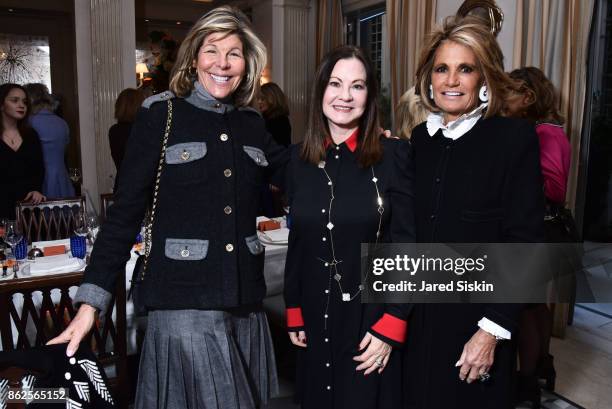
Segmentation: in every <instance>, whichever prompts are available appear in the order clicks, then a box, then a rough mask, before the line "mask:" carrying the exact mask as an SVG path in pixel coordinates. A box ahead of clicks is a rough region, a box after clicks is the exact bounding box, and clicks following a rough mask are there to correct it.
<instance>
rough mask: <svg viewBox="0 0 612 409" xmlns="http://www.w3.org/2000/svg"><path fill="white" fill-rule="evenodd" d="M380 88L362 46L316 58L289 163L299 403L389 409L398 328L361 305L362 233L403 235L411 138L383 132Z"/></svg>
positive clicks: (395, 388) (291, 308) (401, 328)
mask: <svg viewBox="0 0 612 409" xmlns="http://www.w3.org/2000/svg"><path fill="white" fill-rule="evenodd" d="M377 95H378V91H377V86H376V80H375V78H374V75H373V70H372V67H371V65H370V63H369V61H368V59H367V57H366V56H365V55H364V53H363V51H362V50H360V49H359V48H356V47H349V46H345V47H340V48H337V49H335V50H333V51H332V52H330V53H329V54H328V55H327V56H326V57H325V58H324V60H323V62H322V63H321V65H320V67H319V70H318V72H317V75H316V78H315V86H314V89H313V93H312V98H311V107H310V115H309V120H308V128H307V131H306V137H305V139H304V142H303V143H302V144H300V145H293V146H292V149H291V151H292V155H291V161H290V165H289V172H288V173H289V174H288V177H289V183H288V186H289V194H288V195H289V205H290V208H291V221H292V225H291V232H290V235H289V251H288V254H287V264H286V268H285V302H286V306H287V326H288V329H289V336H290V339H291V342H292V343H293V344H294V345H297V346H298V347H300V349H299V355H298V380H297V388H298V400H299V401H300V403H301V405H302V407H303V408H316V409H322V408H326V409H329V408H334V409H338V408H351V409H374V408H397V407H399V405H400V404H401V393H402V384H401V365H400V358H401V356H400V351H398V350H396V349H395V347H399V346H401V345H402V343H403V341H404V338H405V336H406V322H405V318H404V316H405V315H404V314H403V313H402V311H400V310H399V309H398V308H397V307H394V306H392V305H384V304H362V303H361V292H362V289H363V283H362V281H361V271H360V267H361V257H360V249H361V243H368V242H370V243H376V242H379V243H380V242H390V241H394V242H412V241H414V235H415V233H414V218H413V207H412V202H413V194H412V186H413V179H414V175H413V170H412V157H411V151H410V145H409V143H408V142H406V141H400V140H395V139H385V138H382V139H381V136H380V133H379V126H378V111H377V106H376V102H377Z"/></svg>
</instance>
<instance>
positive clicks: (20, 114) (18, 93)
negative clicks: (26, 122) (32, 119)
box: [0, 88, 28, 121]
mask: <svg viewBox="0 0 612 409" xmlns="http://www.w3.org/2000/svg"><path fill="white" fill-rule="evenodd" d="M27 101H28V99H27V96H26V94H25V92H23V90H22V89H20V88H13V89H12V90H10V91H9V93H8V94H7V95H6V98H4V101H3V103H2V106H1V107H0V110H1V111H2V115H3V116H4V118H6V119H12V120H14V121H20V120H22V119H23V118H25V116H26V114H27V112H28V105H27Z"/></svg>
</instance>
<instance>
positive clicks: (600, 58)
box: [581, 0, 612, 242]
mask: <svg viewBox="0 0 612 409" xmlns="http://www.w3.org/2000/svg"><path fill="white" fill-rule="evenodd" d="M593 25H594V27H593V31H592V33H591V38H590V44H589V49H590V50H589V54H590V55H589V71H588V74H587V76H588V79H587V92H586V94H587V98H586V99H587V105H586V106H587V112H586V114H585V123H584V125H583V126H584V130H585V131H586V132H583V136H584V140H583V141H582V147H581V149H582V150H583V151H584V152H585V157H586V158H587V165H586V166H584V167H583V169H584V170H583V172H584V173H585V175H584V176H583V178H584V179H583V182H582V183H583V185H584V205H583V211H584V213H583V218H582V225H583V229H582V232H583V237H584V239H585V240H590V241H596V242H610V241H612V161H611V160H610V158H612V0H599V1H598V2H596V5H595V13H594V19H593Z"/></svg>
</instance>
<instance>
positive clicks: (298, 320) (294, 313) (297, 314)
mask: <svg viewBox="0 0 612 409" xmlns="http://www.w3.org/2000/svg"><path fill="white" fill-rule="evenodd" d="M286 314H287V328H296V327H303V326H304V318H302V309H301V308H300V307H294V308H287V310H286Z"/></svg>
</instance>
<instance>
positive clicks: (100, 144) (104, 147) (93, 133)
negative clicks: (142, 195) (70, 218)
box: [74, 0, 136, 209]
mask: <svg viewBox="0 0 612 409" xmlns="http://www.w3.org/2000/svg"><path fill="white" fill-rule="evenodd" d="M74 8H75V30H76V54H77V87H78V99H79V127H80V135H81V163H82V174H83V188H84V193H85V192H86V194H87V201H88V202H89V203H90V209H91V206H93V207H94V208H95V209H98V206H99V200H100V199H99V197H100V193H108V192H111V190H112V187H113V181H114V176H115V166H114V164H113V161H112V158H111V155H110V147H109V143H108V129H109V128H110V126H111V125H112V124H113V123H114V122H115V120H114V107H115V100H116V98H117V95H119V92H121V90H123V89H124V88H127V87H135V86H136V74H135V67H136V59H135V49H136V22H135V10H134V0H89V1H83V0H74Z"/></svg>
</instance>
